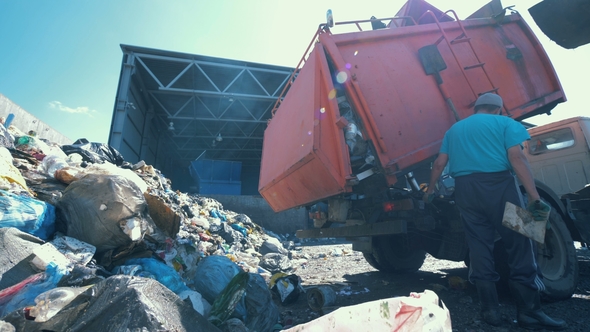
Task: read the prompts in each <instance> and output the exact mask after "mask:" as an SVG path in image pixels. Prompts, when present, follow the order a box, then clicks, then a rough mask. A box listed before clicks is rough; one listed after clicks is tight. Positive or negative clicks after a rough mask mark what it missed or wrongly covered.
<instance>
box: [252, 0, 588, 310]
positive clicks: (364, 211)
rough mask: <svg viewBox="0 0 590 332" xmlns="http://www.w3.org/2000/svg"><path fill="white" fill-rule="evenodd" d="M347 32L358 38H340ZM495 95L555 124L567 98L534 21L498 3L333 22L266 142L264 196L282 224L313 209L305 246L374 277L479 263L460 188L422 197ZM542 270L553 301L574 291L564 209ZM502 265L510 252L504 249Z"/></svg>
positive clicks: (519, 112) (417, 5) (445, 182)
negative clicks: (466, 127) (353, 256)
mask: <svg viewBox="0 0 590 332" xmlns="http://www.w3.org/2000/svg"><path fill="white" fill-rule="evenodd" d="M346 26H348V27H353V28H355V29H356V31H353V32H344V33H337V30H340V29H344V28H345V27H346ZM486 92H494V93H498V94H499V95H500V96H502V98H503V100H504V109H503V114H504V115H506V116H510V117H512V118H514V119H516V120H523V119H526V118H529V117H531V116H534V115H537V114H542V113H549V112H550V111H551V110H552V109H553V108H554V107H555V106H556V105H557V104H559V103H562V102H565V100H566V98H565V94H564V92H563V90H562V87H561V85H560V83H559V79H558V77H557V75H556V73H555V71H554V69H553V66H552V64H551V62H550V60H549V58H548V57H547V54H546V53H545V51H544V50H543V47H542V46H541V44H540V43H539V41H538V40H537V38H536V37H535V35H534V34H533V32H532V31H531V29H530V28H529V26H528V25H527V23H526V22H524V20H523V18H522V17H521V16H520V15H519V14H518V13H517V12H516V11H513V10H511V9H510V8H503V7H502V4H501V3H500V1H499V0H494V1H492V2H490V3H488V4H487V5H485V6H484V7H482V8H481V9H479V10H478V11H476V12H475V13H473V14H472V15H471V16H469V17H468V18H466V19H464V20H460V19H459V18H458V17H457V15H456V14H455V12H454V11H452V10H449V11H446V12H443V11H441V10H439V9H437V8H435V7H433V6H431V5H430V4H428V3H427V2H425V1H423V0H410V1H408V2H407V3H406V4H405V5H404V6H403V7H402V8H401V10H400V11H399V12H398V13H397V15H396V16H395V17H389V18H380V19H372V20H361V21H351V22H340V23H335V24H334V23H333V21H332V18H331V17H328V20H327V23H325V24H321V25H320V26H319V28H318V30H317V33H316V35H315V36H314V37H313V38H312V42H311V43H310V46H309V48H308V49H307V50H306V52H305V54H304V57H303V58H302V60H301V62H300V64H299V65H298V66H297V68H296V70H295V71H294V73H293V76H292V77H291V78H290V79H289V82H288V83H287V86H286V87H285V90H284V91H283V95H282V96H281V97H280V98H279V100H277V104H276V105H275V109H274V110H273V117H272V119H271V120H270V121H269V123H268V127H267V129H266V131H265V135H264V141H263V151H262V163H261V171H260V183H259V192H260V194H261V195H262V196H263V197H264V198H265V200H266V201H267V202H268V203H269V205H270V206H271V207H272V208H273V209H274V210H275V211H277V212H278V211H283V210H286V209H290V208H294V207H306V208H307V209H308V210H309V215H310V218H311V219H313V223H314V227H313V228H310V229H305V230H301V231H298V232H297V236H298V237H301V238H305V237H307V238H312V237H316V238H319V237H344V238H347V239H349V240H351V241H352V243H353V249H354V250H358V251H361V252H363V255H364V257H365V259H366V260H367V261H368V262H369V263H370V264H371V265H372V266H373V267H375V268H376V269H379V270H381V271H384V272H391V273H406V272H414V271H417V270H418V269H419V268H420V267H421V265H422V263H423V262H424V259H425V257H426V253H428V254H430V255H432V256H434V257H436V258H439V259H446V260H451V261H465V262H466V263H468V261H469V260H468V254H469V253H468V249H467V245H466V243H465V240H464V233H463V226H462V222H461V219H460V215H459V212H458V210H457V209H456V207H455V205H454V201H453V188H454V187H453V185H454V180H453V179H452V178H450V177H449V176H448V175H446V174H444V173H443V176H442V177H441V179H440V181H439V184H438V190H437V193H438V195H437V199H435V201H434V202H433V204H429V205H425V204H424V203H423V202H422V200H421V198H422V189H423V188H422V187H421V185H420V183H426V182H428V176H429V174H430V166H431V163H432V161H433V160H434V158H435V157H436V155H437V153H438V150H439V148H440V145H441V143H442V139H443V136H444V134H445V132H446V130H447V129H449V128H450V127H451V126H452V125H453V124H454V123H455V122H457V121H460V120H461V119H464V118H466V117H468V116H469V115H470V114H472V113H473V105H474V102H475V100H476V99H477V97H478V96H479V95H481V94H483V93H486ZM538 187H539V190H540V192H541V193H542V196H543V198H544V199H545V200H547V201H549V202H550V203H551V204H552V205H553V206H554V207H555V209H554V210H555V211H557V212H559V213H552V214H551V220H550V222H551V225H552V227H551V229H550V230H548V231H547V235H546V238H545V243H544V244H543V245H540V246H539V248H538V249H539V250H538V261H539V265H540V266H541V270H542V271H543V274H544V281H545V284H546V288H547V291H546V293H545V294H544V295H545V296H546V297H548V298H551V299H553V300H557V299H565V298H569V297H570V296H571V295H572V294H573V292H574V290H575V288H576V285H577V280H578V265H577V258H576V251H575V248H574V242H573V241H574V240H576V241H581V237H580V234H579V232H577V230H576V227H575V225H574V223H573V222H572V221H571V220H569V219H568V220H565V221H564V219H566V216H567V211H565V209H564V207H563V204H562V205H559V204H561V201H560V198H559V197H557V196H556V195H555V193H553V192H552V191H551V189H550V188H549V187H547V186H545V185H543V184H542V183H541V182H539V183H538ZM496 249H497V250H496V251H497V260H498V261H497V265H498V268H499V269H500V268H501V265H502V264H505V263H503V261H501V260H502V257H503V249H502V243H501V241H499V242H498V243H497V245H496Z"/></svg>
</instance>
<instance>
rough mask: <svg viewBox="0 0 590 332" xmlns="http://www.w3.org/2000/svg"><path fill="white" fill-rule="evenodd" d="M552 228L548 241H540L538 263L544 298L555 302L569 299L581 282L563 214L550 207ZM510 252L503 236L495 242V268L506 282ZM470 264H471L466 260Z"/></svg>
mask: <svg viewBox="0 0 590 332" xmlns="http://www.w3.org/2000/svg"><path fill="white" fill-rule="evenodd" d="M549 224H550V225H551V228H550V229H548V230H547V231H546V233H545V244H543V245H542V244H537V264H538V265H539V268H540V270H541V273H542V274H543V283H544V284H545V290H544V291H542V292H541V297H542V299H543V301H547V302H554V301H561V300H566V299H569V298H570V297H571V296H572V294H573V293H574V291H575V290H576V286H577V285H578V259H577V253H576V248H575V247H574V241H573V240H572V236H571V234H570V232H569V230H568V229H567V225H566V224H565V223H564V222H563V219H562V218H561V215H560V214H559V213H557V211H555V209H552V210H551V214H550V215H549ZM507 259H508V254H507V253H506V249H505V245H504V242H503V241H502V240H500V241H498V242H496V244H495V245H494V260H495V262H496V272H498V274H499V275H500V279H501V280H502V281H503V282H507V281H508V279H509V277H510V267H508V263H507ZM467 266H469V265H468V264H467Z"/></svg>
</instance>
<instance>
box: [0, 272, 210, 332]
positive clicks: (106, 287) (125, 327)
mask: <svg viewBox="0 0 590 332" xmlns="http://www.w3.org/2000/svg"><path fill="white" fill-rule="evenodd" d="M4 321H6V322H8V323H10V324H12V325H13V326H14V327H16V330H17V331H179V332H180V331H191V332H213V331H217V332H219V330H218V329H217V328H216V327H215V326H213V325H212V324H211V323H209V322H208V321H207V319H205V318H204V317H203V316H201V315H199V314H197V313H195V311H194V310H193V308H192V307H191V305H190V304H189V303H186V302H184V301H182V300H181V299H180V298H179V297H178V296H176V295H175V294H174V293H172V292H171V291H170V290H169V289H167V288H166V287H164V286H163V285H162V284H160V283H159V282H157V281H156V280H152V279H147V278H137V277H130V276H122V275H119V276H112V277H110V278H108V279H106V280H103V281H101V282H99V283H98V284H96V285H94V287H92V288H91V289H89V290H87V291H85V292H82V293H81V294H80V295H78V296H77V297H76V298H75V299H74V300H73V301H72V302H70V303H69V304H68V305H66V306H65V307H63V308H62V309H61V310H60V311H59V312H58V313H57V314H56V315H55V316H54V317H52V318H50V319H49V320H48V321H47V322H36V321H34V320H26V319H25V317H24V315H23V314H22V313H21V312H13V313H11V314H10V315H8V316H6V317H4Z"/></svg>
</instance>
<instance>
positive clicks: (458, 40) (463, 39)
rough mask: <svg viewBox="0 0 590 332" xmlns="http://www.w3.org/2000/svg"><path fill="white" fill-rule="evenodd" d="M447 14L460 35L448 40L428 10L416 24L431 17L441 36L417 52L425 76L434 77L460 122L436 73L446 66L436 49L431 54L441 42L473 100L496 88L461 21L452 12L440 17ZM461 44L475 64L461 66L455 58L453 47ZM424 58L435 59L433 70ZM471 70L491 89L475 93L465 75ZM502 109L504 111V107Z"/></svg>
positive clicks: (496, 89)
mask: <svg viewBox="0 0 590 332" xmlns="http://www.w3.org/2000/svg"><path fill="white" fill-rule="evenodd" d="M449 13H451V14H453V16H454V18H455V21H456V22H457V23H458V24H459V28H460V29H461V34H459V36H457V37H455V38H454V39H450V38H449V36H448V35H447V33H446V32H445V30H444V29H443V27H442V26H441V24H440V21H439V19H438V18H437V17H436V15H435V14H434V13H433V12H432V11H430V10H429V11H426V12H425V13H424V14H422V16H420V18H419V19H418V22H420V20H422V18H424V17H426V16H431V17H432V18H433V19H434V22H435V23H436V25H437V26H438V29H439V30H440V32H441V36H440V38H439V39H438V40H437V41H436V42H435V43H434V44H433V45H428V46H426V47H423V48H422V49H421V50H419V53H421V54H420V56H421V58H422V59H423V65H424V66H425V70H426V72H427V74H429V75H430V74H434V75H435V76H436V79H437V83H438V86H439V89H440V90H441V93H442V95H443V98H444V99H445V101H446V102H447V104H448V106H449V108H450V109H451V111H452V112H453V114H454V116H455V120H457V121H459V120H460V117H459V114H458V113H457V110H456V108H455V106H454V104H453V102H452V100H451V98H450V96H449V94H448V92H447V91H446V89H445V87H444V86H443V85H442V79H441V78H440V74H439V73H438V72H439V71H440V70H442V69H446V64H444V60H443V59H442V56H441V55H440V53H439V52H438V49H436V54H432V52H433V51H434V49H435V48H437V47H438V44H440V43H441V42H442V41H443V40H444V41H445V42H446V43H447V45H448V47H449V50H450V51H451V54H453V57H454V58H455V61H456V62H457V64H458V65H459V68H460V69H461V73H462V74H463V77H464V78H465V81H466V82H467V85H468V86H469V89H471V92H472V93H473V95H474V97H475V99H477V98H478V97H479V96H480V95H482V94H484V93H488V92H494V93H497V92H498V88H497V87H495V86H494V83H493V82H492V80H491V79H490V76H489V75H488V72H487V71H486V69H485V62H482V61H481V60H480V58H479V56H478V55H477V53H476V52H475V49H474V48H473V45H472V44H471V38H470V37H469V36H468V35H467V31H466V30H465V27H464V26H463V23H461V21H460V20H459V17H458V16H457V13H455V11H454V10H448V11H446V12H444V13H443V14H442V15H441V17H442V16H445V15H447V14H449ZM462 43H467V45H469V48H470V49H471V52H473V55H474V56H475V59H476V61H477V63H475V64H473V65H468V66H463V65H462V64H461V62H460V61H459V58H458V57H457V53H455V51H454V50H453V46H454V45H457V44H462ZM423 50H424V52H420V51H423ZM427 53H430V54H427ZM424 57H426V58H428V59H427V61H432V58H435V59H434V67H435V68H427V65H426V64H424V62H425V58H424ZM437 57H438V59H437ZM473 69H481V71H482V73H483V74H484V76H485V78H486V80H487V81H488V82H489V84H490V86H491V87H492V89H490V90H488V91H483V92H480V93H478V92H476V91H475V89H474V88H473V85H472V84H471V82H470V81H469V79H468V78H467V73H466V71H467V70H473ZM474 102H475V101H474ZM504 109H506V107H504ZM506 111H507V110H506Z"/></svg>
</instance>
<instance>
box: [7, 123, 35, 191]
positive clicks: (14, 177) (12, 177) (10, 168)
mask: <svg viewBox="0 0 590 332" xmlns="http://www.w3.org/2000/svg"><path fill="white" fill-rule="evenodd" d="M0 127H1V126H0ZM3 182H4V183H3ZM10 183H16V184H18V185H19V186H21V187H23V188H24V189H25V190H27V191H28V190H29V188H28V187H27V182H26V181H25V178H23V176H22V174H21V172H20V171H19V170H18V168H16V167H14V165H13V164H12V155H11V154H10V151H8V149H6V148H5V147H0V184H2V186H3V187H6V188H8V185H9V184H10Z"/></svg>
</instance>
